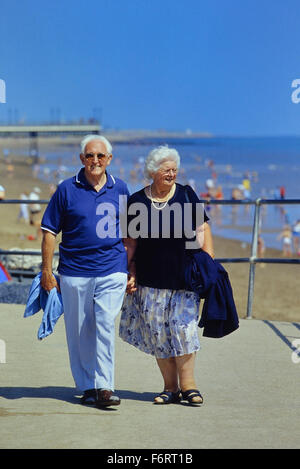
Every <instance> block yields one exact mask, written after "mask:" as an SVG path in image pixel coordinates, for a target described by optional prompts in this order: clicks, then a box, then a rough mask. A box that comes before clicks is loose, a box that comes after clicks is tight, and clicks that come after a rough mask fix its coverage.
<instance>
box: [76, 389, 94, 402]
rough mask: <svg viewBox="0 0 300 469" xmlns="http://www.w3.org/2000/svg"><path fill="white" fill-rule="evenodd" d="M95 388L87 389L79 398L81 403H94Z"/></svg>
mask: <svg viewBox="0 0 300 469" xmlns="http://www.w3.org/2000/svg"><path fill="white" fill-rule="evenodd" d="M97 397H98V396H97V389H87V390H86V391H84V393H83V396H82V398H81V400H80V402H81V404H82V405H95V404H96V402H97Z"/></svg>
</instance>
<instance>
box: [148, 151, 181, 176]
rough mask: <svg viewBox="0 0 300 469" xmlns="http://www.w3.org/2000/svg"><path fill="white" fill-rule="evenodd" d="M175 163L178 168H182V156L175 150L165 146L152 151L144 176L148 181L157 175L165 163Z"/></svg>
mask: <svg viewBox="0 0 300 469" xmlns="http://www.w3.org/2000/svg"><path fill="white" fill-rule="evenodd" d="M170 160H171V161H175V163H176V165H177V168H179V166H180V156H179V153H178V151H177V150H175V148H169V147H168V145H163V146H160V147H157V148H154V150H152V151H150V153H149V154H148V156H147V158H146V161H145V168H144V174H145V177H146V178H147V179H151V174H152V173H156V171H158V170H159V167H160V165H161V164H162V163H164V162H165V161H170Z"/></svg>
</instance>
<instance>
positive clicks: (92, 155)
mask: <svg viewBox="0 0 300 469" xmlns="http://www.w3.org/2000/svg"><path fill="white" fill-rule="evenodd" d="M84 156H85V157H86V159H87V160H92V159H94V157H95V156H96V157H97V158H98V160H102V159H103V158H107V157H108V156H109V155H105V154H104V153H86V155H84Z"/></svg>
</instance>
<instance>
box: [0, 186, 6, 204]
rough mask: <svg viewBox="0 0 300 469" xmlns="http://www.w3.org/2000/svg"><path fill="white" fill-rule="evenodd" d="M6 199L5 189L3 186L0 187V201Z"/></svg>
mask: <svg viewBox="0 0 300 469" xmlns="http://www.w3.org/2000/svg"><path fill="white" fill-rule="evenodd" d="M4 199H5V189H4V187H3V186H1V185H0V200H4Z"/></svg>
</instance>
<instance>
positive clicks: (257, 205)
mask: <svg viewBox="0 0 300 469" xmlns="http://www.w3.org/2000/svg"><path fill="white" fill-rule="evenodd" d="M48 202H49V200H34V202H33V201H32V200H29V199H27V200H17V199H8V200H1V201H0V205H2V204H32V203H35V204H48ZM201 202H203V203H204V204H205V205H207V206H209V205H253V206H254V218H253V227H252V240H251V255H250V257H233V258H216V260H217V261H218V262H220V263H249V280H248V300H247V313H246V317H247V319H251V318H252V309H253V297H254V282H255V268H256V264H257V263H265V264H300V259H295V258H285V259H282V258H267V257H257V248H258V236H259V230H260V213H261V212H260V209H261V207H262V205H287V204H290V205H300V199H280V200H277V199H276V200H275V199H261V198H258V199H255V200H210V201H207V200H201ZM13 254H15V255H16V254H17V255H33V256H40V255H41V252H40V251H39V252H37V251H22V250H20V251H19V250H18V251H13V250H1V249H0V255H13ZM54 255H55V256H58V252H55V253H54Z"/></svg>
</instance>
